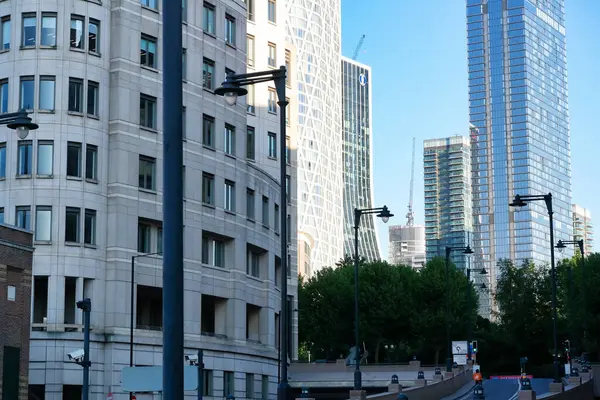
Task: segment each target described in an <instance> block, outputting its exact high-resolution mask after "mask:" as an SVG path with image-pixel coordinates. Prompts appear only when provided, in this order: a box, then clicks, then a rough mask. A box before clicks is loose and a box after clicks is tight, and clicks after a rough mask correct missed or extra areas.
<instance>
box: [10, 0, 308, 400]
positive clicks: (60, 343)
mask: <svg viewBox="0 0 600 400" xmlns="http://www.w3.org/2000/svg"><path fill="white" fill-rule="evenodd" d="M163 6H164V2H160V1H159V0H141V2H136V1H128V2H119V4H118V6H117V5H116V4H115V2H100V1H93V0H89V1H84V0H65V1H61V2H59V1H46V2H42V3H40V2H38V1H33V0H24V1H16V0H9V1H5V2H2V3H0V13H1V14H0V16H1V23H2V29H1V32H2V43H3V46H2V51H1V52H0V79H1V80H0V95H1V101H0V106H1V107H2V110H1V111H2V112H11V111H15V110H17V109H20V108H25V109H28V110H32V118H33V119H34V121H35V122H37V123H38V124H39V125H40V128H39V130H37V131H35V132H32V133H30V136H29V137H28V138H27V139H26V140H18V138H17V137H16V135H15V134H14V132H12V131H9V130H8V129H4V130H2V133H0V172H3V174H0V175H3V176H1V177H0V179H1V180H0V211H1V214H0V216H1V218H2V221H3V222H5V223H7V224H15V225H17V226H19V227H21V228H26V229H31V230H34V231H35V246H36V251H35V256H34V257H35V258H34V267H33V274H34V277H33V289H32V292H33V301H32V334H31V345H30V347H31V351H30V374H29V377H30V378H29V379H30V390H31V391H32V392H33V393H34V394H35V395H37V396H42V395H43V396H44V397H45V399H46V400H55V399H63V398H80V391H81V384H82V372H81V368H80V367H79V366H77V365H75V364H74V363H73V362H71V361H69V360H68V357H67V353H68V352H70V351H73V350H75V349H78V348H82V347H83V343H82V339H83V333H82V316H81V312H80V310H77V309H76V305H75V302H76V301H78V300H81V299H82V298H84V297H89V298H90V299H91V301H92V313H91V325H92V334H91V354H90V360H91V362H92V368H91V377H90V382H91V386H90V393H91V394H90V399H93V400H100V399H105V398H106V397H107V395H108V393H112V394H113V398H114V399H117V400H121V399H127V398H128V395H127V394H126V393H124V392H123V391H122V389H121V370H122V368H123V367H125V366H128V365H129V328H130V322H129V320H130V317H131V314H132V313H131V311H130V310H133V314H134V328H135V329H134V352H133V356H134V365H136V366H150V365H160V364H161V362H162V334H161V330H162V289H161V286H162V270H161V265H162V259H161V256H160V253H161V252H162V222H161V221H162V187H163V176H162V132H163V127H162V107H163V104H162V49H164V46H165V45H166V44H165V43H163V41H162V30H161V23H160V20H161V11H162V8H163ZM111 7H112V8H111ZM182 11H183V15H184V21H185V22H184V25H183V27H182V29H183V47H184V51H183V57H184V58H183V60H184V84H183V86H184V93H183V107H184V137H185V139H184V140H185V142H184V166H183V168H184V197H185V200H184V209H185V210H184V213H185V214H184V217H185V227H184V240H185V242H184V257H185V261H184V271H185V294H184V295H185V306H184V310H183V313H184V321H185V327H184V329H185V345H186V351H187V352H189V353H193V352H195V351H196V350H197V349H200V348H201V349H204V354H205V367H206V372H205V376H204V380H205V393H204V395H205V396H209V397H210V396H212V397H221V398H222V397H225V396H226V395H227V394H233V395H234V396H235V397H253V398H263V399H266V398H270V397H272V396H274V394H275V392H276V385H277V357H278V351H277V346H278V342H279V339H278V336H279V335H278V332H279V328H278V326H279V316H278V315H279V312H280V298H279V293H280V292H279V286H280V281H279V280H277V279H276V278H278V277H280V276H281V273H282V271H281V270H280V269H279V271H278V270H277V264H278V257H279V256H280V254H279V253H280V237H281V236H280V235H281V234H282V232H280V229H279V226H280V223H279V221H280V218H279V214H278V213H277V212H276V210H277V209H278V204H279V202H280V185H279V169H278V165H279V161H278V160H277V158H276V157H275V158H273V157H271V158H269V157H268V152H269V147H268V146H269V143H268V135H267V132H263V125H264V124H267V123H268V122H267V120H268V118H264V122H261V124H259V123H255V122H253V123H255V125H256V127H255V129H256V130H255V131H254V132H253V134H254V136H252V135H251V130H249V129H248V126H249V125H250V121H251V119H250V118H249V117H248V116H247V104H246V102H245V101H243V100H240V102H239V104H238V105H237V106H235V107H228V106H226V104H225V102H224V101H223V99H222V98H221V97H218V96H216V95H215V94H214V92H213V90H214V88H216V87H217V86H219V85H220V82H222V81H223V80H224V79H225V74H226V71H228V70H230V71H237V72H244V71H246V63H247V54H246V15H247V11H246V6H245V4H244V3H243V2H241V1H239V0H207V1H204V2H190V1H187V2H186V1H184V2H183V10H182ZM261 12H263V11H261ZM264 13H265V14H266V13H267V9H265V10H264ZM257 15H258V13H257ZM281 37H283V36H281ZM271 40H274V39H271ZM257 90H258V89H257ZM256 99H257V100H256V106H257V107H264V108H268V107H269V105H268V101H267V102H263V100H259V97H258V96H257V97H256ZM261 102H263V103H261ZM276 112H277V110H276ZM273 120H274V121H275V120H276V119H273ZM265 126H266V125H265ZM276 127H278V125H276ZM269 129H271V128H269ZM273 131H274V132H275V133H278V130H276V129H275V128H274V130H273ZM292 132H293V131H292ZM280 156H281V155H280ZM292 160H293V159H292ZM293 163H294V161H292V164H293ZM292 168H293V165H291V166H290V167H289V170H290V171H292ZM291 173H292V174H295V173H294V172H291ZM291 197H292V198H291V202H292V207H290V209H289V212H290V217H289V220H290V221H291V232H295V230H296V207H295V204H294V200H293V199H294V197H293V195H292V196H291ZM290 235H291V233H290ZM291 236H293V235H291ZM146 253H159V254H157V255H155V256H146V257H138V258H137V259H136V260H135V271H136V272H135V276H134V284H133V291H134V304H131V302H130V293H131V287H132V283H131V262H132V256H139V255H140V254H146ZM289 257H290V261H291V270H290V271H289V275H290V279H288V283H289V285H290V287H289V293H290V295H291V297H290V299H289V300H290V302H291V304H290V306H291V307H292V310H293V309H295V308H296V306H295V304H296V298H295V297H296V289H295V288H296V276H297V273H296V270H297V268H296V259H297V257H296V248H295V246H291V247H290V251H289ZM294 318H295V313H293V312H292V313H291V320H290V321H289V322H288V323H289V324H290V325H291V326H292V331H293V338H294V339H293V341H292V345H291V349H292V353H291V354H292V355H293V354H295V353H296V351H297V350H296V349H297V340H296V339H295V338H296V337H297V328H296V326H297V325H296V322H295V320H294ZM292 357H293V356H292ZM183 362H184V360H182V363H183ZM187 395H188V397H189V398H195V396H196V395H195V394H194V393H188V394H187ZM137 398H138V399H153V398H159V395H158V394H138V395H137Z"/></svg>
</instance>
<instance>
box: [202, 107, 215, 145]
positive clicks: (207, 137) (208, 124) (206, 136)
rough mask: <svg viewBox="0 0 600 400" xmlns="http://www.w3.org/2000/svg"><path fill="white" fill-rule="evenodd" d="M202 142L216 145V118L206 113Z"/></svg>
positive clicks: (203, 119)
mask: <svg viewBox="0 0 600 400" xmlns="http://www.w3.org/2000/svg"><path fill="white" fill-rule="evenodd" d="M202 144H203V145H205V146H208V147H212V148H214V147H215V119H214V118H213V117H211V116H209V115H206V114H204V115H203V116H202Z"/></svg>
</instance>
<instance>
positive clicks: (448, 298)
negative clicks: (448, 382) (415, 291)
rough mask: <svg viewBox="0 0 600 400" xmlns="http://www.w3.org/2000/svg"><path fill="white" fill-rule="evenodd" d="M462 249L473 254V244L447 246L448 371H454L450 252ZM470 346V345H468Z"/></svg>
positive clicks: (464, 252)
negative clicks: (451, 336) (451, 331)
mask: <svg viewBox="0 0 600 400" xmlns="http://www.w3.org/2000/svg"><path fill="white" fill-rule="evenodd" d="M453 251H460V252H462V253H463V254H467V255H470V254H473V253H474V251H473V250H472V249H471V246H469V245H467V246H466V247H465V246H454V247H452V246H446V347H447V348H446V352H447V353H446V372H452V340H451V339H450V254H451V253H452V252H453ZM467 347H468V346H467Z"/></svg>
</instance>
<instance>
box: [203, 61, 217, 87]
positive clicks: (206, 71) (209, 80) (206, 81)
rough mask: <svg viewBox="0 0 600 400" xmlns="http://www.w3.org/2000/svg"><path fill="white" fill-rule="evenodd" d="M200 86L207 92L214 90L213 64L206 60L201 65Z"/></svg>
mask: <svg viewBox="0 0 600 400" xmlns="http://www.w3.org/2000/svg"><path fill="white" fill-rule="evenodd" d="M202 86H203V87H204V88H205V89H209V90H213V89H214V88H215V62H214V61H212V60H209V59H208V58H205V59H204V61H203V64H202Z"/></svg>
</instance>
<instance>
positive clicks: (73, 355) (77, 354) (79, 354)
mask: <svg viewBox="0 0 600 400" xmlns="http://www.w3.org/2000/svg"><path fill="white" fill-rule="evenodd" d="M84 355H85V352H84V351H83V349H77V350H73V351H72V352H70V353H67V357H69V360H73V361H75V362H80V361H82V360H83V356H84Z"/></svg>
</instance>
